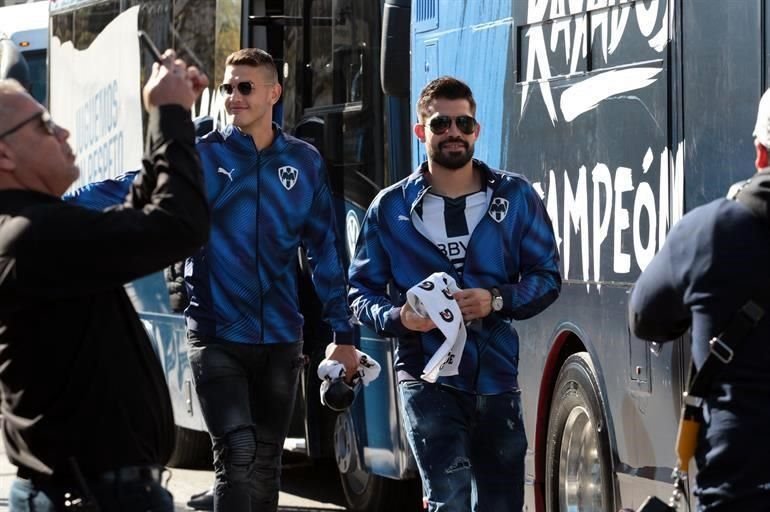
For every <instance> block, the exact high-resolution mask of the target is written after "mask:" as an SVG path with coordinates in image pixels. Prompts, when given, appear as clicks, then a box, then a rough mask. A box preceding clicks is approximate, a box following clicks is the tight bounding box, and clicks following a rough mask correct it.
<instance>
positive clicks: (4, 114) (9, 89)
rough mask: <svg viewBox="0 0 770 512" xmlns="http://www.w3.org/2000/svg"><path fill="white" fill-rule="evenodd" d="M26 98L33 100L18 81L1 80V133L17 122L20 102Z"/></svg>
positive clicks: (10, 79)
mask: <svg viewBox="0 0 770 512" xmlns="http://www.w3.org/2000/svg"><path fill="white" fill-rule="evenodd" d="M25 96H26V97H27V98H28V99H30V100H31V99H32V97H31V96H29V94H27V90H26V89H25V88H24V87H23V86H22V85H21V84H20V83H19V82H17V81H16V80H14V79H12V78H6V79H3V80H0V133H3V132H4V131H5V130H7V129H8V128H10V127H11V126H12V125H13V123H15V122H16V121H15V116H14V113H15V112H16V111H17V110H18V105H19V101H20V100H21V98H23V97H25ZM33 101H34V100H33Z"/></svg>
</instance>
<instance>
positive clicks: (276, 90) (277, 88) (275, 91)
mask: <svg viewBox="0 0 770 512" xmlns="http://www.w3.org/2000/svg"><path fill="white" fill-rule="evenodd" d="M282 91H283V87H281V84H279V83H276V84H275V85H274V86H273V88H272V89H271V90H270V102H271V104H273V105H275V104H276V103H278V100H280V99H281V92H282Z"/></svg>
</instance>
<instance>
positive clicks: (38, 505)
mask: <svg viewBox="0 0 770 512" xmlns="http://www.w3.org/2000/svg"><path fill="white" fill-rule="evenodd" d="M88 487H89V489H90V491H91V493H92V494H93V496H94V498H96V501H97V502H98V503H99V507H100V508H99V509H100V511H101V512H148V511H151V512H174V499H173V498H172V497H171V493H169V492H168V491H167V490H166V489H164V488H163V486H162V485H161V484H160V483H159V482H156V481H154V480H134V481H131V482H102V483H98V482H93V481H91V480H89V481H88ZM69 490H70V488H68V487H64V486H60V485H56V484H46V485H35V484H33V483H32V482H31V481H29V480H23V479H16V480H14V482H13V483H12V484H11V493H10V497H9V499H8V502H9V505H10V512H56V511H59V512H61V511H65V510H75V509H72V508H65V506H64V495H65V493H66V492H68V491H69Z"/></svg>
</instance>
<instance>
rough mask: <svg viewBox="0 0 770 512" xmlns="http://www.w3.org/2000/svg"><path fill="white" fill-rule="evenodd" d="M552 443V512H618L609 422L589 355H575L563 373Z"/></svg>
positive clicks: (548, 478) (548, 479)
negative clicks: (576, 511) (609, 511)
mask: <svg viewBox="0 0 770 512" xmlns="http://www.w3.org/2000/svg"><path fill="white" fill-rule="evenodd" d="M546 445H547V447H546V455H545V460H546V475H545V499H546V510H548V511H549V512H566V511H567V510H580V511H581V512H591V511H597V512H603V511H606V510H617V507H616V506H615V483H614V482H615V477H614V470H613V467H612V452H611V451H610V443H609V434H608V431H607V420H606V418H605V416H604V408H603V407H602V399H601V392H600V389H599V384H598V381H597V379H596V371H595V369H594V366H593V363H592V362H591V357H590V356H589V355H588V353H587V352H579V353H577V354H573V355H571V356H569V357H568V358H567V360H566V361H565V362H564V365H563V366H562V368H561V370H560V371H559V377H558V378H557V380H556V386H555V387H554V394H553V400H552V401H551V411H550V415H549V418H548V438H547V443H546Z"/></svg>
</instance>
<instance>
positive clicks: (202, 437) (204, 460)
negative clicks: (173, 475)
mask: <svg viewBox="0 0 770 512" xmlns="http://www.w3.org/2000/svg"><path fill="white" fill-rule="evenodd" d="M213 460H214V457H213V455H212V454H211V437H210V436H209V434H208V433H207V432H199V431H197V430H191V429H188V428H183V427H176V444H174V451H173V452H171V458H170V459H169V460H168V465H169V466H171V467H173V468H188V469H211V467H212V464H213Z"/></svg>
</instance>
